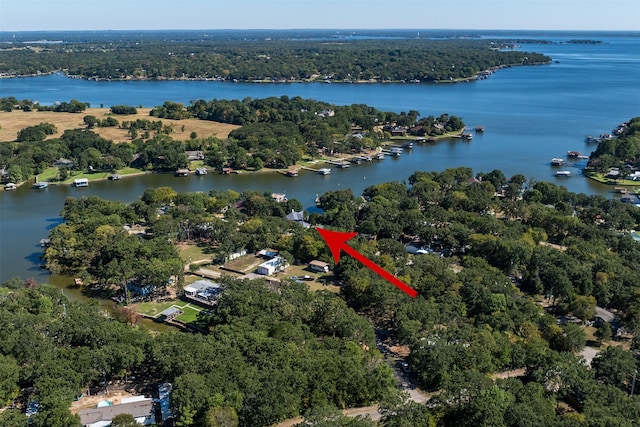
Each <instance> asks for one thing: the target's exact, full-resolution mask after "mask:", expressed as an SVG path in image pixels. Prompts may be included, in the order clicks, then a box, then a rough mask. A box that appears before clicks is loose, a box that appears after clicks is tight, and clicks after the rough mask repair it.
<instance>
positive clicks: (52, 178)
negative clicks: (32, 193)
mask: <svg viewBox="0 0 640 427" xmlns="http://www.w3.org/2000/svg"><path fill="white" fill-rule="evenodd" d="M117 173H118V174H119V175H122V176H126V175H134V174H139V173H144V171H142V170H140V169H136V168H131V167H126V168H122V169H118V171H117ZM109 175H111V172H95V173H94V172H82V173H74V174H73V175H69V178H67V179H66V180H64V181H61V182H60V183H61V184H71V183H73V180H74V179H79V178H87V179H88V180H89V181H92V180H97V179H107V178H108V177H109ZM59 177H60V170H59V169H58V168H57V167H55V166H53V167H49V168H46V169H45V170H44V171H42V173H41V174H39V175H38V180H39V181H49V182H52V183H56V182H57V180H58V178H59Z"/></svg>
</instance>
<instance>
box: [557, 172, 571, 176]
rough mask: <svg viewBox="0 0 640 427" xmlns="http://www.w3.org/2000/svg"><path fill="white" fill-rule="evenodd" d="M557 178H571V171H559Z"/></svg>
mask: <svg viewBox="0 0 640 427" xmlns="http://www.w3.org/2000/svg"><path fill="white" fill-rule="evenodd" d="M556 176H559V177H569V176H571V171H557V172H556Z"/></svg>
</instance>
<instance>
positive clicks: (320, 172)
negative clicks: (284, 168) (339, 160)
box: [300, 166, 331, 175]
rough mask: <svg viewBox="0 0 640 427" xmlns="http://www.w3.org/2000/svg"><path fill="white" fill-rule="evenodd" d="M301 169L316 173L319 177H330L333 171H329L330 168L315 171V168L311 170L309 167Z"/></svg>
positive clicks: (301, 167)
mask: <svg viewBox="0 0 640 427" xmlns="http://www.w3.org/2000/svg"><path fill="white" fill-rule="evenodd" d="M300 169H304V170H306V171H311V172H315V173H317V174H318V175H329V174H330V173H331V169H329V168H320V169H314V168H309V167H306V166H300Z"/></svg>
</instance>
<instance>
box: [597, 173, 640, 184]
mask: <svg viewBox="0 0 640 427" xmlns="http://www.w3.org/2000/svg"><path fill="white" fill-rule="evenodd" d="M587 177H588V178H591V179H593V180H594V181H598V182H600V183H602V184H608V185H619V186H634V187H640V182H638V181H632V180H630V179H611V178H607V177H606V176H604V174H601V173H590V174H588V175H587Z"/></svg>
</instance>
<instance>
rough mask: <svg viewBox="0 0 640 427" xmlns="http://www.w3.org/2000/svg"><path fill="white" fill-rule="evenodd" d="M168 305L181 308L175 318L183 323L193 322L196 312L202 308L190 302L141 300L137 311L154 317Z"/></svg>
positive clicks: (196, 315) (196, 316)
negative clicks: (180, 311)
mask: <svg viewBox="0 0 640 427" xmlns="http://www.w3.org/2000/svg"><path fill="white" fill-rule="evenodd" d="M169 307H176V308H178V309H180V310H182V314H181V315H180V316H178V317H176V319H178V320H180V321H183V322H185V323H190V322H194V321H195V320H196V319H197V318H198V313H199V312H200V311H202V310H203V309H202V308H200V307H197V306H195V305H193V304H191V303H188V302H184V301H169V302H161V303H156V302H143V303H140V304H138V305H137V308H138V312H139V313H142V314H146V315H147V316H153V317H156V316H158V315H159V314H160V313H162V312H163V311H164V310H166V309H168V308H169Z"/></svg>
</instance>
